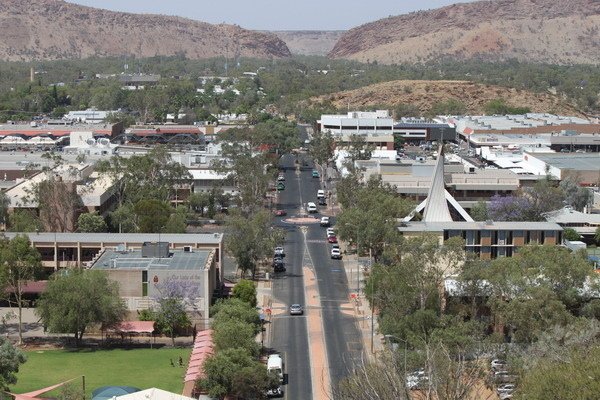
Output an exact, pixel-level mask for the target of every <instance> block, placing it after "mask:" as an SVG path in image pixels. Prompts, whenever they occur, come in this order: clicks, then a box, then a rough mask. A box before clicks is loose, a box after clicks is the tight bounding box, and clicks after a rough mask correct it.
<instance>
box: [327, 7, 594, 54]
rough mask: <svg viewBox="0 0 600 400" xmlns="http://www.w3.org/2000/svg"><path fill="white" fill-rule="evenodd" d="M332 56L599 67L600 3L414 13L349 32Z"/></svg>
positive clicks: (474, 8)
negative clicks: (525, 62)
mask: <svg viewBox="0 0 600 400" xmlns="http://www.w3.org/2000/svg"><path fill="white" fill-rule="evenodd" d="M329 56H330V57H333V58H350V59H355V60H360V61H367V60H369V61H375V60H376V61H378V62H382V63H387V64H391V63H400V62H422V61H429V60H436V59H440V58H444V57H449V58H454V59H465V58H477V59H482V60H490V61H494V60H504V59H511V58H514V59H518V60H523V61H532V62H544V63H554V64H571V63H590V64H598V63H599V62H600V1H598V0H561V1H556V0H491V1H477V2H473V3H463V4H454V5H451V6H447V7H443V8H438V9H435V10H430V11H420V12H414V13H410V14H405V15H400V16H396V17H390V18H385V19H381V20H379V21H375V22H371V23H368V24H365V25H362V26H359V27H357V28H354V29H351V30H350V31H347V32H346V34H344V35H343V36H342V38H341V39H340V40H339V41H338V43H337V44H336V45H335V47H334V48H333V50H332V51H331V52H330V53H329Z"/></svg>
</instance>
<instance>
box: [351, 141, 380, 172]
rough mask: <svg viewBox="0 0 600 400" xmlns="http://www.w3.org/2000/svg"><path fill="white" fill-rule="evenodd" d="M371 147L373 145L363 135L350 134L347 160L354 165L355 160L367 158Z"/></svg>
mask: <svg viewBox="0 0 600 400" xmlns="http://www.w3.org/2000/svg"><path fill="white" fill-rule="evenodd" d="M373 149H374V148H373V145H371V144H369V143H367V140H366V139H365V137H364V136H363V135H351V136H350V143H348V162H349V163H351V165H352V166H354V162H355V161H358V160H369V159H370V158H371V154H373Z"/></svg>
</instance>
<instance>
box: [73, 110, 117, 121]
mask: <svg viewBox="0 0 600 400" xmlns="http://www.w3.org/2000/svg"><path fill="white" fill-rule="evenodd" d="M113 112H115V111H99V110H96V109H95V108H88V109H87V110H83V111H69V112H68V113H67V114H65V116H64V117H63V119H64V120H67V121H73V122H80V123H84V124H101V123H103V122H104V121H105V120H106V118H107V117H108V116H109V114H110V113H113Z"/></svg>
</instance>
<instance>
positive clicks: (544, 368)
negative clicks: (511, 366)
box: [516, 344, 600, 400]
mask: <svg viewBox="0 0 600 400" xmlns="http://www.w3.org/2000/svg"><path fill="white" fill-rule="evenodd" d="M598 391H600V346H598V345H597V344H595V345H594V346H592V347H588V348H586V349H583V350H577V351H572V352H571V354H569V356H568V358H566V359H563V360H559V361H557V360H554V359H546V360H540V361H539V362H538V363H537V365H536V366H535V368H531V369H529V370H527V371H526V373H525V374H524V376H523V379H522V381H521V383H520V384H519V391H518V393H517V395H516V398H518V399H544V398H553V399H561V400H563V399H564V400H571V399H573V400H575V399H593V398H596V397H597V396H598Z"/></svg>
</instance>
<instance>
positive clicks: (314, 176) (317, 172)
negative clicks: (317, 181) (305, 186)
mask: <svg viewBox="0 0 600 400" xmlns="http://www.w3.org/2000/svg"><path fill="white" fill-rule="evenodd" d="M319 176H320V175H319V171H317V170H313V172H312V177H313V178H319Z"/></svg>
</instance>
